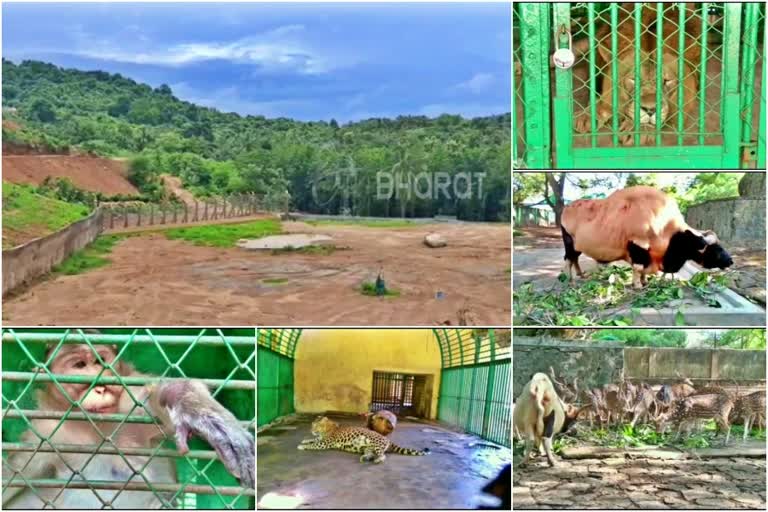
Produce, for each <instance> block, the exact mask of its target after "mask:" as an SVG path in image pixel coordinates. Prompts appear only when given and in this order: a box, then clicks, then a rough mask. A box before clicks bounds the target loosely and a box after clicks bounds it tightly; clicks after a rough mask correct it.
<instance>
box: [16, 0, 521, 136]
mask: <svg viewBox="0 0 768 512" xmlns="http://www.w3.org/2000/svg"><path fill="white" fill-rule="evenodd" d="M2 9H3V48H2V50H3V57H5V58H9V59H11V60H13V61H14V62H19V61H20V60H22V59H38V60H43V61H47V62H52V63H54V64H57V65H59V66H64V67H74V68H78V69H87V70H92V69H101V70H105V71H109V72H113V73H121V74H123V75H124V76H128V77H130V78H132V79H134V80H136V81H139V82H145V83H148V84H150V85H152V86H158V85H160V84H162V83H166V84H168V85H170V86H171V88H172V89H173V92H174V94H175V95H176V96H177V97H179V98H181V99H184V100H188V101H192V102H194V103H198V104H202V105H206V106H211V107H215V108H217V109H219V110H223V111H227V112H232V111H233V112H237V113H239V114H243V115H245V114H254V115H264V116H266V117H290V118H294V119H300V120H305V121H309V120H330V119H331V118H335V119H336V120H337V121H339V122H347V121H350V120H358V119H365V118H369V117H394V116H397V115H406V114H411V115H428V116H430V117H434V116H437V115H440V114H442V113H450V114H461V115H463V116H465V117H474V116H480V115H490V114H500V113H504V112H509V110H510V103H511V98H510V66H511V63H510V37H511V35H510V16H511V14H510V5H509V4H507V3H497V4H470V3H467V4H451V3H445V4H434V3H423V4H394V3H393V4H298V3H297V4H285V3H283V4H278V3H273V4H264V3H262V4H253V3H251V4H243V3H241V4H191V3H187V4H159V3H155V4H147V3H129V4H93V3H90V4H86V3H80V4H77V3H68V4H62V3H51V4H39V3H25V4H21V3H16V4H14V3H7V2H4V3H3V8H2Z"/></svg>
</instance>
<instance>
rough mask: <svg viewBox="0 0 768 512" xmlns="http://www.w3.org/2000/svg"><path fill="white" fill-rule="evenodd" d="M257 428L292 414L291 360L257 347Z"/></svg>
mask: <svg viewBox="0 0 768 512" xmlns="http://www.w3.org/2000/svg"><path fill="white" fill-rule="evenodd" d="M256 355H257V357H258V361H259V364H258V372H257V379H258V382H257V389H258V393H257V395H258V404H259V406H258V408H257V422H256V423H257V426H261V425H264V424H266V423H269V422H270V421H272V420H274V419H275V418H277V417H279V416H285V415H286V414H290V413H292V412H294V406H293V359H291V358H290V357H287V356H284V355H282V354H278V353H277V352H273V351H271V350H269V349H267V348H264V347H262V346H258V347H257V354H256Z"/></svg>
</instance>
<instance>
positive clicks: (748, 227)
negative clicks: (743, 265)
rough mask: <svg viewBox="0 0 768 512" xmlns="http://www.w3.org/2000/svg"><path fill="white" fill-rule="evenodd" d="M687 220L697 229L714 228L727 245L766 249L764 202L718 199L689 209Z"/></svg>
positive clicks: (759, 200)
mask: <svg viewBox="0 0 768 512" xmlns="http://www.w3.org/2000/svg"><path fill="white" fill-rule="evenodd" d="M685 220H686V222H688V224H689V225H690V226H691V227H693V228H696V229H702V230H704V229H711V230H713V231H714V232H715V233H717V236H718V238H720V240H721V241H723V243H724V244H725V245H726V249H727V245H728V244H740V245H747V246H749V247H750V248H753V249H764V248H765V199H717V200H713V201H707V202H705V203H702V204H697V205H694V206H690V207H688V211H687V212H686V213H685Z"/></svg>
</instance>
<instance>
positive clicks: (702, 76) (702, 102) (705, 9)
mask: <svg viewBox="0 0 768 512" xmlns="http://www.w3.org/2000/svg"><path fill="white" fill-rule="evenodd" d="M708 33H709V4H708V3H707V2H704V3H703V4H701V42H699V43H698V44H700V45H701V63H700V65H699V66H700V67H699V145H703V144H704V132H705V131H706V129H707V125H706V122H705V121H706V117H705V116H706V115H707V109H706V101H707V50H708V49H709V48H708V47H707V41H708V40H709V36H708Z"/></svg>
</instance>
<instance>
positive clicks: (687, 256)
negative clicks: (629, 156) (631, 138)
mask: <svg viewBox="0 0 768 512" xmlns="http://www.w3.org/2000/svg"><path fill="white" fill-rule="evenodd" d="M560 227H561V231H562V234H563V244H564V245H565V258H564V260H565V261H566V264H567V268H568V277H569V279H573V268H574V267H575V268H576V272H577V274H578V275H579V277H583V276H584V272H582V270H581V267H580V266H579V256H580V255H581V253H584V254H586V255H587V256H590V257H591V258H593V259H595V260H596V261H597V262H599V263H611V262H613V261H620V260H624V261H626V262H628V263H630V264H631V265H632V284H633V286H634V287H635V288H642V287H643V285H644V284H646V282H647V281H646V280H647V276H648V275H649V274H655V273H657V272H659V271H661V272H664V273H675V272H677V271H679V270H680V269H681V268H682V266H683V265H684V264H685V262H686V261H688V260H692V261H695V262H696V263H698V264H699V265H701V266H703V267H704V268H708V269H713V268H720V269H725V268H728V267H730V266H731V265H733V259H732V258H731V255H730V254H728V252H727V251H726V250H725V249H724V248H723V247H722V246H721V245H720V243H719V242H718V240H717V235H715V233H714V232H712V231H703V232H701V231H697V230H695V229H693V228H691V227H690V226H688V224H686V222H685V219H684V218H683V215H682V214H681V213H680V209H679V208H678V206H677V202H676V201H675V200H674V199H673V198H672V197H670V196H668V195H666V194H665V193H664V192H662V191H660V190H657V189H655V188H653V187H647V186H636V187H627V188H625V189H622V190H617V191H616V192H614V193H613V194H611V195H610V196H608V197H606V198H605V199H579V200H577V201H574V202H573V203H571V204H569V205H568V206H566V207H565V209H563V214H562V218H561V226H560Z"/></svg>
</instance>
